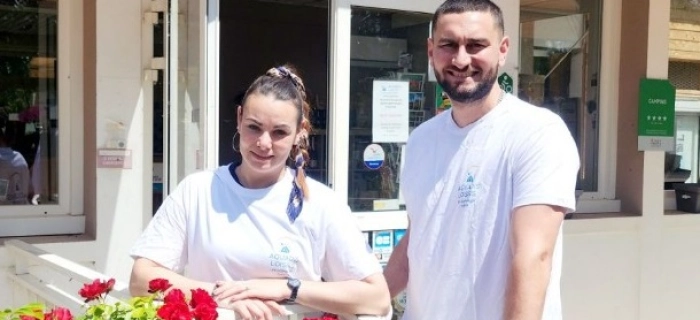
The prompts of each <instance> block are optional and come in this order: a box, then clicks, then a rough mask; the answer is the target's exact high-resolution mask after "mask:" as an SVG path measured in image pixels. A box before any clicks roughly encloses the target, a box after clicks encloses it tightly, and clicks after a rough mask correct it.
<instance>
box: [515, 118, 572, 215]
mask: <svg viewBox="0 0 700 320" xmlns="http://www.w3.org/2000/svg"><path fill="white" fill-rule="evenodd" d="M521 138H522V139H523V140H520V141H517V144H516V146H515V149H514V151H515V154H514V157H513V209H515V208H517V207H520V206H524V205H532V204H546V205H554V206H561V207H564V208H567V212H573V211H574V210H575V209H576V196H575V193H576V192H575V189H576V178H577V174H578V169H579V162H580V160H579V156H578V149H577V147H576V143H575V142H574V140H573V138H572V137H571V134H570V133H569V130H568V129H567V127H566V126H565V125H564V123H563V122H561V121H553V122H551V123H548V124H546V125H544V126H543V127H541V128H536V129H535V131H533V132H532V134H529V135H524V136H521Z"/></svg>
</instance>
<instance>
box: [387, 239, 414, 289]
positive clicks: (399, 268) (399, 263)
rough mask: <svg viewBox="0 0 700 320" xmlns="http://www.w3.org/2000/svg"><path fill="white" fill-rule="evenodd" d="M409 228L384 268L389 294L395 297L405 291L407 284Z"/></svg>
mask: <svg viewBox="0 0 700 320" xmlns="http://www.w3.org/2000/svg"><path fill="white" fill-rule="evenodd" d="M410 231H411V229H410V227H409V228H408V229H406V234H405V235H404V236H403V238H401V241H399V244H398V245H397V246H396V248H394V251H393V252H392V253H391V257H389V262H388V263H387V265H386V267H385V268H384V278H386V283H387V284H388V285H389V294H390V295H391V297H392V298H393V297H395V296H396V295H398V294H399V293H400V292H401V291H403V290H404V289H406V284H407V283H408V253H407V250H408V241H409V238H410V237H411V232H410Z"/></svg>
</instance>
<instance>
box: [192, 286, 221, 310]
mask: <svg viewBox="0 0 700 320" xmlns="http://www.w3.org/2000/svg"><path fill="white" fill-rule="evenodd" d="M201 305H206V306H209V307H211V308H214V309H216V307H217V306H218V304H217V303H216V301H214V299H213V298H212V297H211V295H210V294H209V293H208V292H207V291H205V290H203V289H194V290H192V299H191V300H190V306H191V307H192V308H197V307H199V306H201Z"/></svg>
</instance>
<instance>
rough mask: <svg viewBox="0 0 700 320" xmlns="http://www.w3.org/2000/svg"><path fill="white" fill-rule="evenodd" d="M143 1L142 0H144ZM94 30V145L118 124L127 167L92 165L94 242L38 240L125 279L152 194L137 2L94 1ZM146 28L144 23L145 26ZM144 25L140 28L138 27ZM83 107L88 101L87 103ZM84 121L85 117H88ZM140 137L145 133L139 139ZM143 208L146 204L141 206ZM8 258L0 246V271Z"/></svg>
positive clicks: (2, 295) (101, 144)
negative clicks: (129, 164) (128, 161)
mask: <svg viewBox="0 0 700 320" xmlns="http://www.w3.org/2000/svg"><path fill="white" fill-rule="evenodd" d="M148 3H149V1H145V0H144V1H143V4H144V5H148ZM96 10H97V13H96V14H97V19H96V23H97V26H96V28H97V30H96V42H97V52H96V74H97V76H96V94H97V97H96V101H97V105H96V114H97V119H95V120H94V121H96V130H97V133H96V134H97V138H96V141H97V148H98V149H99V148H105V147H107V146H108V145H107V142H108V140H109V138H110V137H111V136H110V135H109V134H108V127H109V124H110V123H112V121H116V122H121V123H122V124H123V125H124V128H125V131H124V137H125V138H126V147H127V148H128V149H131V150H132V151H133V152H132V154H133V158H132V163H133V168H132V169H123V170H122V169H103V168H98V169H97V174H96V177H97V181H96V186H97V190H96V195H97V199H96V208H97V213H96V221H97V228H96V229H97V231H96V235H97V238H96V239H95V240H94V241H87V240H86V241H75V240H67V241H71V242H63V243H61V242H59V243H48V244H42V245H39V247H41V248H42V249H44V250H47V251H49V252H53V253H56V254H59V255H62V256H64V257H67V258H69V259H71V260H74V261H77V262H79V263H82V264H85V265H88V266H94V267H95V269H97V270H98V271H100V272H103V273H105V274H108V275H112V276H114V277H115V278H117V279H119V280H122V281H128V277H129V273H130V270H131V264H132V260H131V258H130V257H129V256H128V251H129V249H130V247H131V244H132V243H133V242H134V241H135V239H136V237H137V236H138V235H139V234H140V233H141V231H142V230H143V228H144V220H147V219H144V217H145V216H150V212H151V211H150V201H151V197H152V190H151V185H150V183H148V182H150V179H151V175H152V172H151V163H150V161H151V158H150V156H149V155H148V154H147V152H150V151H148V147H150V146H151V139H150V138H148V137H149V136H150V135H151V134H152V133H151V131H149V130H150V129H148V128H150V126H151V123H150V122H149V121H148V120H145V119H150V117H148V116H147V114H146V113H147V112H150V111H151V108H150V106H149V108H148V109H144V101H145V100H147V99H151V97H150V95H151V93H150V91H149V90H148V87H145V88H146V90H145V91H144V90H143V88H144V83H143V78H144V75H143V70H144V68H145V66H146V64H145V63H144V61H146V59H144V57H143V56H144V55H143V54H142V44H141V39H142V19H141V17H142V14H141V12H142V1H116V0H97V1H96ZM145 26H146V27H150V25H145ZM144 30H145V29H144ZM88 107H89V106H88ZM88 121H90V120H89V119H88ZM144 137H146V138H144ZM146 208H147V209H146ZM9 265H10V262H9V261H8V258H7V256H6V252H5V250H4V248H2V247H0V270H4V268H6V267H8V266H9ZM8 287H9V284H8V283H7V280H6V279H5V277H3V276H2V273H0V306H2V307H4V306H8V305H10V303H11V301H12V300H11V297H10V292H9V291H8V290H7V288H8Z"/></svg>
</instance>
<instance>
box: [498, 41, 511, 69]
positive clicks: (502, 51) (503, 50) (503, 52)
mask: <svg viewBox="0 0 700 320" xmlns="http://www.w3.org/2000/svg"><path fill="white" fill-rule="evenodd" d="M509 48H510V38H509V37H508V36H505V35H504V36H503V39H501V45H500V46H499V47H498V53H499V55H500V57H499V58H498V66H499V67H503V66H504V65H505V64H506V58H507V57H508V49H509Z"/></svg>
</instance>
